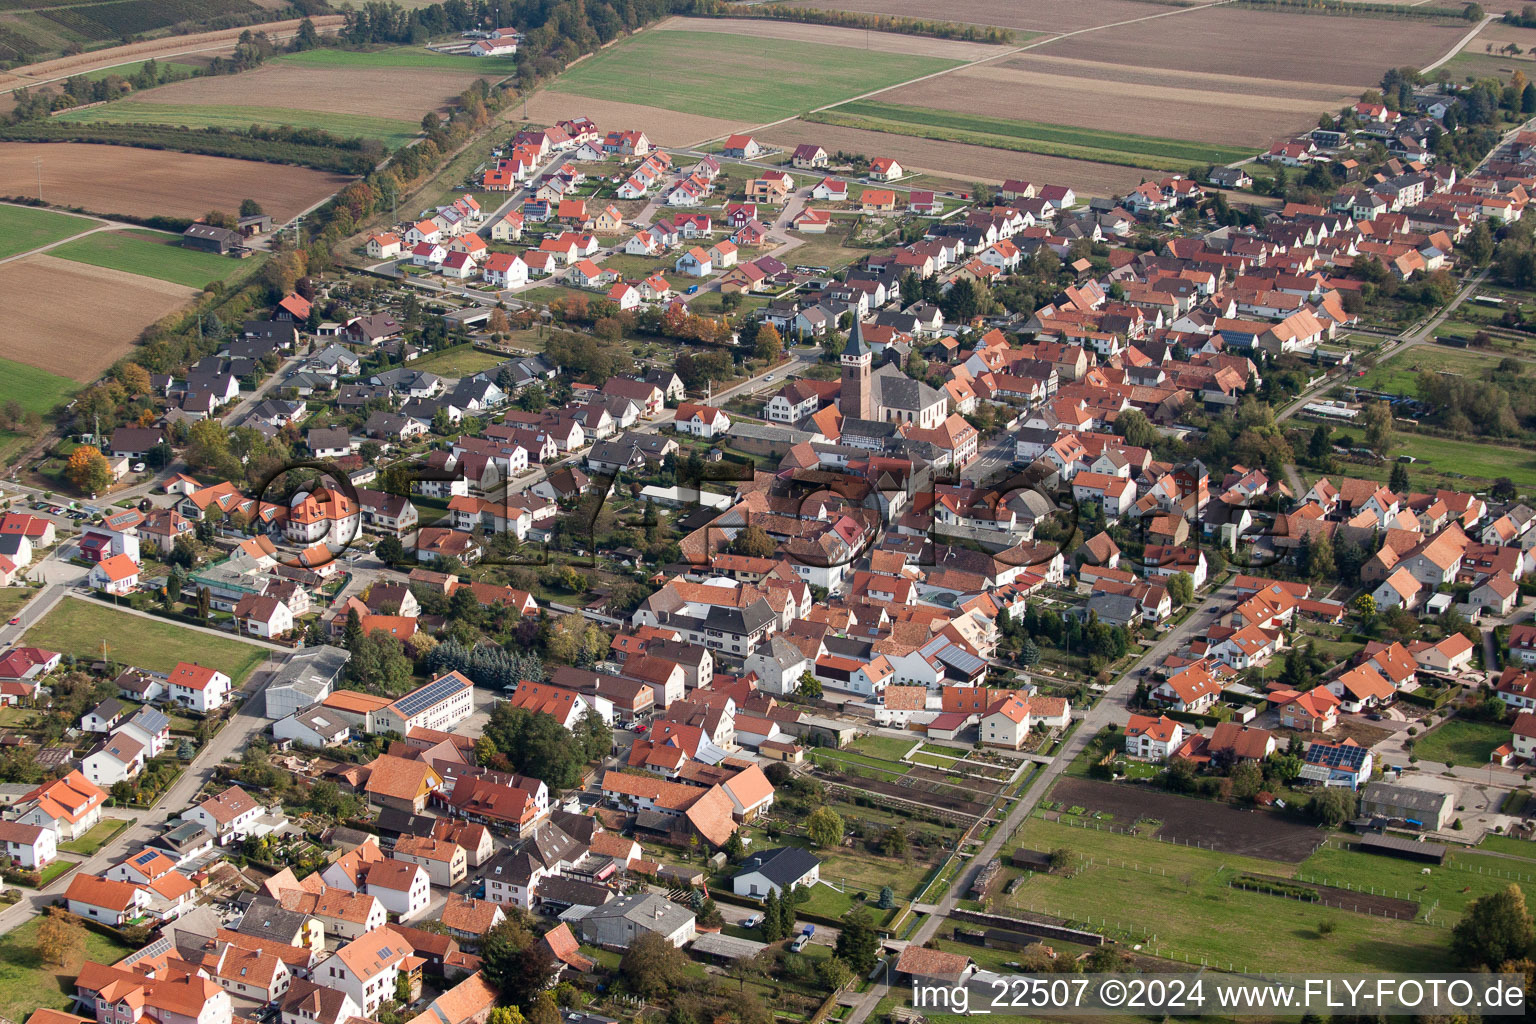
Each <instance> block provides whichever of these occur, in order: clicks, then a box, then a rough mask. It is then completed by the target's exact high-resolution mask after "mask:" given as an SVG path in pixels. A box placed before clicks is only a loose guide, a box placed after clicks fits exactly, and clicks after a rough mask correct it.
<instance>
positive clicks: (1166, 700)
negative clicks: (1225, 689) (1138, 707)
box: [1152, 661, 1221, 715]
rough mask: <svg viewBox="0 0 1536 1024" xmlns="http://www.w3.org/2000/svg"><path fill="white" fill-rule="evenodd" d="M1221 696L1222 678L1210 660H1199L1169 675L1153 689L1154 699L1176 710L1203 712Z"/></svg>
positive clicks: (1195, 713) (1196, 713)
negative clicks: (1217, 674)
mask: <svg viewBox="0 0 1536 1024" xmlns="http://www.w3.org/2000/svg"><path fill="white" fill-rule="evenodd" d="M1220 696H1221V680H1220V679H1218V678H1216V676H1215V674H1213V672H1212V671H1211V665H1210V663H1209V662H1205V661H1197V662H1195V663H1194V664H1193V665H1187V666H1185V667H1184V668H1182V669H1180V670H1179V671H1177V672H1175V673H1174V674H1173V675H1171V676H1169V677H1168V678H1167V679H1165V680H1164V681H1163V682H1162V683H1160V684H1158V686H1157V688H1156V689H1154V690H1153V691H1152V697H1153V699H1154V700H1157V701H1160V702H1161V703H1163V704H1165V705H1167V706H1168V707H1170V708H1172V709H1173V710H1175V711H1183V712H1187V713H1189V714H1194V715H1198V714H1202V713H1204V712H1205V710H1206V709H1207V708H1209V707H1210V706H1211V705H1213V704H1215V703H1216V700H1217V698H1218V697H1220Z"/></svg>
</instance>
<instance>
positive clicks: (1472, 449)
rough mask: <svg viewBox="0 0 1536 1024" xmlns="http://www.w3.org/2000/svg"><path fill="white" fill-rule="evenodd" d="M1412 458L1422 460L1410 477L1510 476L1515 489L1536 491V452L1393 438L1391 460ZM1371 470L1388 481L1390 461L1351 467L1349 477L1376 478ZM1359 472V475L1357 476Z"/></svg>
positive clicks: (1412, 436)
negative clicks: (1418, 474)
mask: <svg viewBox="0 0 1536 1024" xmlns="http://www.w3.org/2000/svg"><path fill="white" fill-rule="evenodd" d="M1398 455H1412V456H1413V457H1414V458H1415V459H1417V460H1419V461H1418V463H1417V464H1415V465H1411V466H1409V467H1408V472H1409V474H1410V476H1411V475H1413V474H1414V473H1416V472H1417V473H1422V474H1426V475H1445V476H1450V477H1451V478H1452V479H1466V478H1472V479H1478V480H1490V481H1491V480H1497V479H1498V478H1499V477H1501V476H1507V477H1509V478H1510V479H1511V480H1513V481H1514V482H1515V486H1516V487H1536V451H1533V450H1531V449H1529V448H1520V447H1517V446H1505V445H1500V444H1494V443H1492V442H1487V441H1481V442H1480V441H1457V440H1455V439H1453V438H1448V437H1426V436H1424V435H1422V434H1402V433H1396V434H1393V435H1392V448H1391V457H1392V458H1395V457H1396V456H1398ZM1372 470H1379V476H1380V479H1382V480H1385V479H1386V478H1387V475H1388V474H1389V473H1391V472H1392V464H1391V462H1390V460H1389V461H1387V462H1383V463H1381V464H1380V465H1379V466H1363V465H1359V464H1357V463H1353V462H1352V463H1350V464H1349V468H1348V475H1350V476H1369V477H1371V478H1372V479H1375V478H1376V477H1377V474H1376V473H1373V472H1371V471H1372ZM1357 471H1359V472H1357Z"/></svg>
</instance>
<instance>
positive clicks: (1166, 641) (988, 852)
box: [848, 586, 1233, 1024]
mask: <svg viewBox="0 0 1536 1024" xmlns="http://www.w3.org/2000/svg"><path fill="white" fill-rule="evenodd" d="M1232 594H1233V591H1232V590H1231V588H1230V587H1229V586H1228V587H1222V588H1219V589H1218V590H1215V591H1213V592H1211V593H1210V594H1209V595H1207V597H1206V598H1205V600H1204V601H1203V602H1202V603H1201V605H1200V606H1199V607H1198V608H1196V609H1195V611H1194V612H1193V613H1192V614H1191V615H1190V616H1189V618H1187V619H1185V620H1184V621H1183V622H1182V623H1180V624H1179V625H1178V626H1175V627H1174V628H1173V629H1172V630H1170V631H1169V632H1168V633H1166V634H1164V635H1163V637H1162V638H1161V639H1159V640H1158V641H1157V642H1156V643H1155V644H1153V645H1152V646H1151V647H1150V648H1148V650H1147V652H1146V654H1144V655H1142V656H1141V658H1139V659H1138V660H1137V661H1136V663H1135V665H1133V666H1132V667H1131V669H1130V670H1128V671H1127V672H1126V673H1125V674H1124V675H1122V676H1121V677H1120V678H1119V679H1117V680H1116V681H1115V682H1114V684H1113V685H1112V686H1111V687H1110V688H1109V690H1108V691H1107V692H1106V693H1105V694H1104V696H1103V697H1101V698H1100V699H1099V701H1098V703H1096V704H1095V705H1094V706H1093V707H1092V708H1090V709H1089V710H1088V712H1087V713H1086V714H1085V715H1084V716H1083V719H1082V722H1081V723H1080V724H1079V725H1078V727H1077V731H1076V732H1074V733H1073V734H1072V738H1071V739H1070V740H1068V741H1067V742H1066V743H1065V744H1063V745H1062V749H1061V751H1060V752H1058V753H1057V755H1056V757H1055V759H1054V760H1053V761H1052V762H1051V763H1050V764H1049V765H1047V766H1046V767H1045V769H1044V770H1043V771H1041V772H1040V774H1039V775H1038V776H1036V777H1035V780H1034V781H1033V782H1032V783H1030V786H1029V789H1027V790H1026V791H1025V792H1024V795H1023V796H1022V797H1020V798H1019V800H1018V802H1017V803H1015V804H1014V805H1013V809H1012V810H1010V811H1009V812H1008V816H1007V817H1006V818H1004V819H1003V823H1002V824H1001V825H1000V826H998V827H997V828H996V829H994V830H993V832H992V837H991V838H990V839H988V840H987V841H986V842H985V843H983V844H982V847H981V849H980V850H978V851H977V852H976V854H975V855H974V856H973V857H971V859H970V860H969V861H968V862H966V865H965V867H963V868H961V870H960V872H959V873H958V874H957V875H956V876H955V880H954V881H953V882H952V883H951V884H950V887H949V891H948V892H947V893H946V894H945V896H944V899H943V900H942V901H941V902H940V903H939V904H938V906H937V908H936V909H935V912H934V913H932V914H929V915H928V916H927V917H926V918H924V919H923V922H922V923H921V924H920V925H918V927H917V930H916V931H914V932H913V933H912V935H911V937H910V939H909V942H910V943H911V944H912V945H915V946H921V945H922V944H923V943H925V942H927V941H928V940H929V939H931V938H933V937H934V936H935V935H937V934H938V932H939V929H940V928H941V927H942V926H943V924H944V921H945V919H946V918H947V917H948V916H949V915H950V913H952V912H953V911H954V909H955V907H956V906H958V905H959V902H960V899H961V898H962V897H963V896H964V895H965V894H966V893H967V892H969V891H970V887H971V882H972V880H973V879H974V878H975V877H976V873H977V872H978V871H980V870H981V869H982V867H983V866H985V865H986V863H987V862H988V861H990V860H992V859H993V858H995V857H997V856H998V854H999V853H1000V852H1001V851H1002V848H1003V844H1004V843H1006V842H1008V841H1009V840H1010V839H1012V838H1013V834H1014V832H1016V831H1018V829H1019V826H1020V825H1022V824H1024V821H1025V819H1026V818H1028V817H1029V815H1030V814H1031V813H1032V812H1033V811H1034V809H1035V807H1036V806H1037V805H1039V803H1040V801H1041V800H1043V799H1044V798H1045V795H1046V793H1047V792H1049V791H1050V788H1051V786H1052V785H1053V784H1054V783H1055V781H1056V779H1057V778H1058V777H1060V775H1061V773H1062V772H1063V771H1065V770H1066V768H1067V766H1068V765H1069V764H1071V763H1072V761H1073V760H1074V759H1075V758H1076V757H1077V756H1078V755H1079V754H1081V753H1082V752H1083V750H1084V748H1085V747H1087V746H1088V744H1089V742H1090V741H1091V740H1092V739H1093V738H1094V737H1095V736H1097V735H1098V734H1099V732H1100V731H1101V730H1102V729H1103V728H1104V727H1105V726H1106V725H1111V724H1124V723H1125V722H1126V721H1127V720H1128V719H1129V717H1130V712H1129V711H1128V710H1127V708H1126V698H1127V697H1129V696H1130V695H1131V694H1132V693H1133V692H1134V691H1135V689H1136V682H1135V681H1136V678H1137V674H1138V673H1139V672H1140V670H1141V669H1142V668H1143V667H1147V666H1155V665H1158V664H1161V663H1162V661H1163V659H1164V658H1166V657H1167V656H1168V655H1170V654H1172V653H1174V652H1175V651H1177V650H1178V649H1179V648H1180V647H1182V646H1183V645H1184V644H1185V643H1186V642H1188V641H1189V640H1190V639H1192V638H1193V637H1195V636H1197V635H1199V634H1200V633H1203V632H1204V631H1205V630H1206V629H1208V628H1209V627H1210V625H1211V623H1212V622H1213V621H1214V620H1215V619H1216V618H1217V617H1218V616H1219V615H1220V614H1221V613H1222V612H1224V611H1225V610H1226V608H1227V606H1228V605H1229V604H1230V603H1231V598H1232ZM889 991H890V988H889V985H888V984H887V983H885V982H881V983H879V984H876V985H875V986H874V987H873V988H871V989H870V990H869V991H868V992H867V993H865V995H864V998H863V1000H861V1001H860V1003H859V1005H858V1006H856V1007H854V1010H853V1013H851V1014H850V1015H849V1017H848V1024H863V1021H864V1020H865V1019H866V1018H868V1017H869V1015H870V1013H872V1012H873V1011H874V1008H875V1005H876V1004H877V1003H879V1002H880V1000H881V999H883V998H884V997H885V996H886V994H887V993H888V992H889Z"/></svg>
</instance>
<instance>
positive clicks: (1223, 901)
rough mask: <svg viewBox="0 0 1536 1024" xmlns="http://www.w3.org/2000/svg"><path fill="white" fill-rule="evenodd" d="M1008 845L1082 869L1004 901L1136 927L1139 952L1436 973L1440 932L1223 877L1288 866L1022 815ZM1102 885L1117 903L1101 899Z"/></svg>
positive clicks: (1095, 923)
mask: <svg viewBox="0 0 1536 1024" xmlns="http://www.w3.org/2000/svg"><path fill="white" fill-rule="evenodd" d="M1016 842H1017V843H1018V844H1019V845H1022V846H1026V847H1028V848H1030V849H1032V850H1055V849H1058V848H1062V847H1065V848H1068V849H1070V850H1073V851H1075V852H1077V853H1078V854H1079V856H1080V858H1081V866H1080V867H1079V868H1078V870H1077V871H1076V873H1075V874H1073V875H1072V876H1071V877H1066V876H1064V875H1041V874H1037V875H1034V876H1033V877H1031V878H1030V879H1029V880H1028V881H1026V882H1025V883H1024V884H1023V885H1022V886H1020V887H1019V889H1018V891H1017V892H1016V893H1014V894H1013V895H1012V896H1006V897H1004V898H1003V899H1004V901H1005V902H1006V903H1008V904H1010V905H1012V906H1015V907H1018V908H1021V909H1025V910H1034V911H1038V912H1043V913H1047V914H1053V915H1055V916H1058V917H1065V918H1068V919H1070V920H1073V921H1077V922H1080V923H1084V924H1091V926H1092V928H1093V929H1094V930H1100V929H1101V928H1107V929H1108V930H1109V931H1110V933H1111V934H1115V933H1117V932H1118V933H1119V934H1122V935H1124V934H1134V935H1135V941H1138V942H1143V943H1144V945H1143V952H1146V953H1151V954H1153V955H1155V956H1165V957H1166V956H1171V957H1173V958H1175V959H1178V958H1180V957H1181V956H1189V957H1193V958H1195V960H1194V962H1195V963H1199V962H1200V959H1199V958H1201V957H1204V958H1207V959H1208V960H1209V962H1210V964H1211V966H1213V967H1214V966H1220V967H1221V968H1222V969H1224V970H1225V969H1226V968H1227V966H1228V965H1229V964H1230V965H1232V967H1233V968H1235V969H1236V970H1239V971H1242V970H1245V969H1246V970H1250V971H1255V970H1260V969H1266V968H1267V969H1270V970H1286V971H1383V970H1394V971H1397V970H1400V971H1415V970H1419V971H1423V970H1434V969H1437V967H1438V966H1439V965H1441V964H1443V963H1444V960H1445V957H1446V951H1447V948H1448V943H1449V933H1448V932H1447V931H1446V930H1445V929H1443V928H1440V927H1432V926H1430V925H1425V924H1417V923H1414V922H1411V921H1403V920H1394V919H1392V918H1380V917H1371V916H1368V915H1365V914H1356V913H1351V912H1349V911H1345V910H1339V909H1337V908H1332V907H1320V906H1316V905H1314V904H1308V903H1298V902H1296V901H1293V900H1287V899H1283V898H1281V897H1278V896H1271V895H1268V894H1265V893H1257V892H1244V891H1242V890H1239V889H1233V888H1231V886H1230V885H1229V884H1228V883H1229V882H1230V881H1231V880H1232V878H1233V877H1235V876H1236V875H1238V874H1240V873H1243V872H1252V873H1256V874H1268V875H1291V874H1293V873H1294V870H1295V869H1294V867H1293V866H1292V865H1289V864H1281V863H1277V862H1274V861H1267V860H1259V859H1257V858H1252V857H1239V856H1235V855H1233V854H1228V853H1216V852H1213V851H1210V850H1200V849H1190V848H1189V847H1179V846H1170V845H1168V844H1166V843H1158V842H1155V841H1153V840H1152V839H1149V838H1144V837H1135V836H1124V835H1119V834H1116V833H1112V832H1095V831H1092V830H1088V829H1081V828H1072V827H1069V826H1067V825H1059V824H1056V823H1054V822H1048V821H1043V820H1041V819H1038V818H1035V819H1031V820H1030V821H1028V822H1026V823H1025V826H1024V828H1023V829H1021V830H1020V833H1019V835H1018V836H1017V837H1016ZM1090 858H1091V863H1089V861H1090ZM1405 863H1406V862H1405ZM1122 864H1124V865H1126V866H1123V867H1122ZM1131 865H1139V866H1140V868H1141V870H1136V869H1135V868H1134V867H1132V866H1131ZM1413 866H1414V867H1415V868H1417V867H1419V866H1420V865H1413ZM1164 872H1166V874H1165V873H1164ZM1109 893H1113V894H1114V899H1113V900H1108V899H1106V894H1109ZM1323 921H1331V922H1333V924H1334V926H1335V930H1334V931H1333V933H1332V934H1330V935H1323V934H1320V933H1319V931H1318V925H1319V924H1320V923H1321V922H1323ZM1256 922H1262V927H1255V923H1256ZM1147 933H1150V934H1151V935H1152V936H1153V937H1152V938H1151V939H1150V940H1148V939H1147V938H1146V935H1147Z"/></svg>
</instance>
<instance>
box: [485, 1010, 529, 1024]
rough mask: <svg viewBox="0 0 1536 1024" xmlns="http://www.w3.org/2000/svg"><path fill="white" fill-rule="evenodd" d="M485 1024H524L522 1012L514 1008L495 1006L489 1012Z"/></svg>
mask: <svg viewBox="0 0 1536 1024" xmlns="http://www.w3.org/2000/svg"><path fill="white" fill-rule="evenodd" d="M486 1024H525V1021H524V1019H523V1014H522V1011H521V1010H519V1009H518V1008H517V1007H515V1006H497V1007H495V1008H493V1009H492V1010H491V1015H490V1017H488V1018H487V1019H486Z"/></svg>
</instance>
